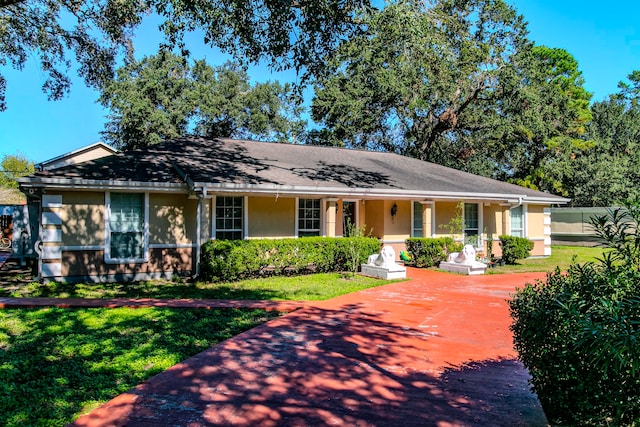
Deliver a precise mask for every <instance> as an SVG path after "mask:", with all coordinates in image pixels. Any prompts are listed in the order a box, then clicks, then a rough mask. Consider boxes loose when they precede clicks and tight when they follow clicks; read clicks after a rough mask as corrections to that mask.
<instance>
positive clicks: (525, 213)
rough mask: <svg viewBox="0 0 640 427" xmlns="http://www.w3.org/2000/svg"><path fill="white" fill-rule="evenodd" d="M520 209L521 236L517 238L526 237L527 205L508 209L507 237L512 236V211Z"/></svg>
mask: <svg viewBox="0 0 640 427" xmlns="http://www.w3.org/2000/svg"><path fill="white" fill-rule="evenodd" d="M519 207H521V208H522V235H521V236H519V237H527V211H528V209H527V205H526V204H522V205H519V206H514V207H512V208H510V209H509V235H510V236H513V235H514V234H513V214H512V211H513V210H514V209H517V208H519Z"/></svg>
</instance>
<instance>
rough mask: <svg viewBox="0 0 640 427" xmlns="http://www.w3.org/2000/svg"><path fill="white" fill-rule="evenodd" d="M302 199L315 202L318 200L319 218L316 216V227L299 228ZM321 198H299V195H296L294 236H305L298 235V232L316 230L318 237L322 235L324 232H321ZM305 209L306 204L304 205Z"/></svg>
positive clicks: (322, 216) (322, 217)
mask: <svg viewBox="0 0 640 427" xmlns="http://www.w3.org/2000/svg"><path fill="white" fill-rule="evenodd" d="M303 200H314V201H316V202H318V213H319V218H318V228H317V229H316V228H310V229H306V228H300V202H301V201H303ZM323 206H324V203H323V200H321V199H313V198H307V197H305V198H301V197H296V208H295V209H296V211H295V222H296V230H295V236H296V237H307V236H300V232H301V231H302V232H317V233H318V237H320V236H323V235H324V232H323V228H324V227H323V222H324V221H323V219H324V215H323V213H322V212H323ZM305 209H306V206H305Z"/></svg>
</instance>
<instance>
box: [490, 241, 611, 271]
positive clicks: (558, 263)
mask: <svg viewBox="0 0 640 427" xmlns="http://www.w3.org/2000/svg"><path fill="white" fill-rule="evenodd" d="M603 250H604V249H603V248H600V247H583V246H555V245H554V246H552V247H551V256H549V257H546V258H530V259H524V260H519V261H518V264H517V265H505V266H504V267H496V268H488V269H487V273H488V274H501V273H526V272H537V271H553V270H555V269H556V267H560V269H561V270H563V271H566V270H567V269H568V268H569V265H570V264H571V262H572V260H573V259H574V257H575V261H576V262H577V263H580V264H583V263H585V262H589V261H595V260H596V258H599V257H602V252H603Z"/></svg>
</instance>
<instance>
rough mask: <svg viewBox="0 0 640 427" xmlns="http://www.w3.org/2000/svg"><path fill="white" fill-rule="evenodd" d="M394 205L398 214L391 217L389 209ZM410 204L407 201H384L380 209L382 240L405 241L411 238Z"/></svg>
mask: <svg viewBox="0 0 640 427" xmlns="http://www.w3.org/2000/svg"><path fill="white" fill-rule="evenodd" d="M394 204H396V205H397V206H398V212H397V213H396V215H395V216H393V217H392V216H391V208H392V207H393V205H394ZM411 209H412V206H411V202H410V201H407V200H402V201H394V200H385V201H384V207H383V209H382V215H383V217H384V236H383V238H384V240H403V241H404V240H405V239H408V238H409V237H410V236H411Z"/></svg>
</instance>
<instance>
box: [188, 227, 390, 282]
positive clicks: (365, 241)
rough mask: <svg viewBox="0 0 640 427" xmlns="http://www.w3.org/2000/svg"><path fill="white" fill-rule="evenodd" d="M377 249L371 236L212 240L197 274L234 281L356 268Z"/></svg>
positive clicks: (378, 249) (378, 246)
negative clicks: (265, 276)
mask: <svg viewBox="0 0 640 427" xmlns="http://www.w3.org/2000/svg"><path fill="white" fill-rule="evenodd" d="M379 251H380V241H379V240H378V239H376V238H372V237H343V238H334V237H303V238H299V239H293V238H292V239H259V240H212V241H209V242H207V243H205V244H204V245H202V252H201V260H200V261H201V263H200V265H201V267H200V277H201V279H203V280H206V281H234V280H241V279H246V278H252V277H261V276H264V275H267V274H268V275H284V274H304V273H309V272H319V273H320V272H330V271H357V267H358V266H359V265H360V264H361V263H363V262H366V260H367V257H368V256H369V255H371V254H374V253H378V252H379Z"/></svg>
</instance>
